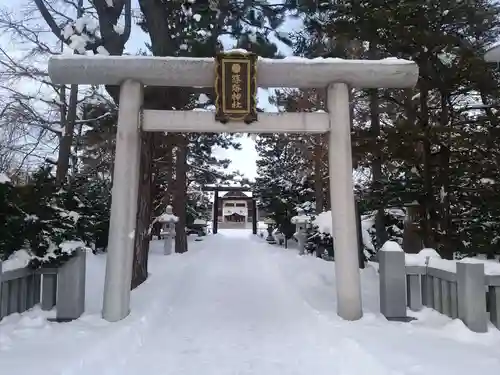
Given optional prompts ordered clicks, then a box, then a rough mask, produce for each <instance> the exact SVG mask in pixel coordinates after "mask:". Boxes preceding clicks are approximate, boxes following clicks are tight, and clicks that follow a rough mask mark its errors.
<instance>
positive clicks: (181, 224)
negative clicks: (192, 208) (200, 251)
mask: <svg viewBox="0 0 500 375" xmlns="http://www.w3.org/2000/svg"><path fill="white" fill-rule="evenodd" d="M187 142H188V141H187V139H186V138H185V137H184V136H182V135H179V142H178V144H177V149H176V160H175V192H174V196H175V199H174V202H173V203H174V207H173V208H174V213H175V215H177V216H178V217H179V221H178V222H177V225H176V229H175V232H176V235H175V252H176V253H185V252H186V251H187V250H188V247H187V237H186V204H187V191H186V174H187V169H188V165H187V146H188V145H187Z"/></svg>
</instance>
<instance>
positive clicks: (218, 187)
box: [201, 185, 252, 198]
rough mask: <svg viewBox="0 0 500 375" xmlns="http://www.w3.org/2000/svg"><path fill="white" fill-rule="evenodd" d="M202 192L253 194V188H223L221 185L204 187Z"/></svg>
mask: <svg viewBox="0 0 500 375" xmlns="http://www.w3.org/2000/svg"><path fill="white" fill-rule="evenodd" d="M201 190H202V191H228V192H230V191H249V192H252V187H251V186H221V185H213V186H212V185H204V186H202V188H201ZM249 198H250V197H249Z"/></svg>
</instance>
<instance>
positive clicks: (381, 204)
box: [369, 42, 388, 249]
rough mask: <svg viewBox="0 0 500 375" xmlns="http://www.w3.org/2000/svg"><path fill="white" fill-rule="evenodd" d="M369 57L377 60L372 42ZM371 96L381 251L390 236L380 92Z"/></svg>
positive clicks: (376, 229) (376, 224) (378, 243)
mask: <svg viewBox="0 0 500 375" xmlns="http://www.w3.org/2000/svg"><path fill="white" fill-rule="evenodd" d="M369 48H370V49H369V55H370V58H371V59H376V58H377V47H376V45H375V43H373V42H371V43H370V47H369ZM369 95H370V122H371V127H370V130H371V135H372V147H373V148H372V150H371V151H372V155H373V160H372V186H373V190H374V191H375V192H376V194H375V196H376V197H378V199H377V202H378V204H377V205H378V207H377V213H376V215H375V235H376V238H377V241H376V242H377V246H378V248H379V249H380V248H381V247H382V245H383V244H384V243H385V242H386V241H387V239H388V236H387V232H386V230H385V203H386V202H385V201H384V196H383V187H384V185H383V175H382V149H381V147H382V146H381V142H380V100H379V90H377V89H372V90H369Z"/></svg>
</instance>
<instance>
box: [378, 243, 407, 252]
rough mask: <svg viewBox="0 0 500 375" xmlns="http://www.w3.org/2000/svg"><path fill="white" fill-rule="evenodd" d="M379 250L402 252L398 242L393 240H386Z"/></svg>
mask: <svg viewBox="0 0 500 375" xmlns="http://www.w3.org/2000/svg"><path fill="white" fill-rule="evenodd" d="M380 251H388V252H402V251H403V249H402V248H401V246H399V244H398V243H397V242H394V241H387V242H386V243H385V244H384V245H383V246H382V248H381V249H380Z"/></svg>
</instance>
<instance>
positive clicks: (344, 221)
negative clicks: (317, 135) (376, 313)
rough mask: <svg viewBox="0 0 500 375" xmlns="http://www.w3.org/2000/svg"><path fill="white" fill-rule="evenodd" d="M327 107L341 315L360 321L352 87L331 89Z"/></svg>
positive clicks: (332, 86)
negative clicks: (350, 100) (350, 93)
mask: <svg viewBox="0 0 500 375" xmlns="http://www.w3.org/2000/svg"><path fill="white" fill-rule="evenodd" d="M327 108H328V113H329V116H330V136H329V147H328V162H329V163H328V164H329V175H330V203H331V207H332V208H333V209H332V224H333V225H332V228H333V231H332V237H333V241H334V248H335V275H336V284H337V288H336V289H337V313H338V315H339V316H340V317H341V318H343V319H346V320H358V319H361V317H362V316H363V309H362V304H361V277H360V272H359V259H358V237H357V234H356V214H355V208H354V185H353V180H352V151H351V120H350V114H349V112H350V104H349V87H348V86H347V85H346V84H345V83H334V84H330V85H329V86H328V97H327Z"/></svg>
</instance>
